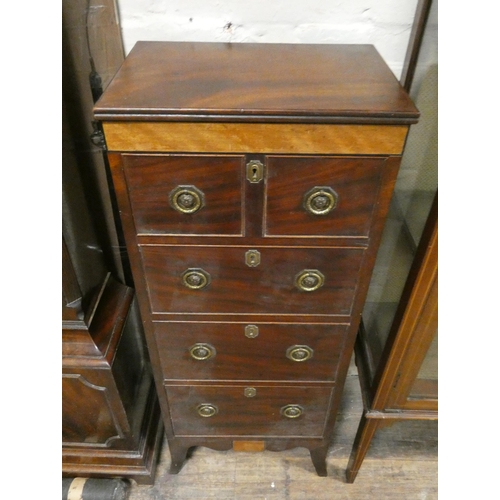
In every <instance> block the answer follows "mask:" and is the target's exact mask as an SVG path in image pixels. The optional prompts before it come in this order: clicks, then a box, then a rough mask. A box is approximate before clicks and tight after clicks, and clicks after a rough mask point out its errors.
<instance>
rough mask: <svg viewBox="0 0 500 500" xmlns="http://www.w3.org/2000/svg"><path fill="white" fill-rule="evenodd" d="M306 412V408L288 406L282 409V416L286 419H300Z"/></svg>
mask: <svg viewBox="0 0 500 500" xmlns="http://www.w3.org/2000/svg"><path fill="white" fill-rule="evenodd" d="M303 412H304V408H302V406H299V405H286V406H283V408H281V411H280V413H281V415H283V416H284V417H286V418H298V417H300V416H301V415H302V413H303Z"/></svg>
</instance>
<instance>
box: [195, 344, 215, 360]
mask: <svg viewBox="0 0 500 500" xmlns="http://www.w3.org/2000/svg"><path fill="white" fill-rule="evenodd" d="M189 354H191V357H192V358H193V359H196V360H197V361H205V360H207V359H210V358H212V357H214V356H215V354H216V351H215V347H213V346H211V345H210V344H202V343H198V344H194V345H193V346H191V347H190V348H189Z"/></svg>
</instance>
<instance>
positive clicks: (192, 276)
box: [182, 268, 210, 290]
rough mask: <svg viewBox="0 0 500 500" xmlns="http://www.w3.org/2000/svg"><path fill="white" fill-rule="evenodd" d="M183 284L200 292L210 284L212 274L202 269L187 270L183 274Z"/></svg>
mask: <svg viewBox="0 0 500 500" xmlns="http://www.w3.org/2000/svg"><path fill="white" fill-rule="evenodd" d="M182 284H183V285H184V286H186V287H187V288H190V289H191V290H200V289H201V288H205V287H206V286H208V285H209V284H210V274H208V273H207V272H206V271H204V270H203V269H200V268H190V269H186V270H185V271H184V272H183V273H182Z"/></svg>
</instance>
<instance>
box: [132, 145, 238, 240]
mask: <svg viewBox="0 0 500 500" xmlns="http://www.w3.org/2000/svg"><path fill="white" fill-rule="evenodd" d="M123 163H124V171H125V177H126V179H127V187H128V191H129V196H130V203H131V206H132V212H133V217H134V222H135V226H136V231H137V232H138V233H142V234H172V235H177V234H179V235H187V234H196V235H233V236H234V235H241V234H242V224H243V221H242V186H241V182H242V175H243V171H244V170H243V169H244V156H224V155H221V156H209V155H189V156H188V155H140V154H128V155H127V154H125V155H123Z"/></svg>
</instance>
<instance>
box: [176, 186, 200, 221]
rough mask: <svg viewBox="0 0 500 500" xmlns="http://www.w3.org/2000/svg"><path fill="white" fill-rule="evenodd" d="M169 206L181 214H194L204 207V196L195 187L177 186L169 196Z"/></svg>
mask: <svg viewBox="0 0 500 500" xmlns="http://www.w3.org/2000/svg"><path fill="white" fill-rule="evenodd" d="M169 200H170V206H171V207H172V208H173V209H174V210H177V212H180V213H181V214H194V213H195V212H197V211H198V210H199V209H200V208H202V207H203V206H204V205H205V196H204V194H203V193H202V192H201V191H200V190H199V189H198V188H197V187H195V186H177V187H176V188H175V189H172V191H171V192H170V194H169Z"/></svg>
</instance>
